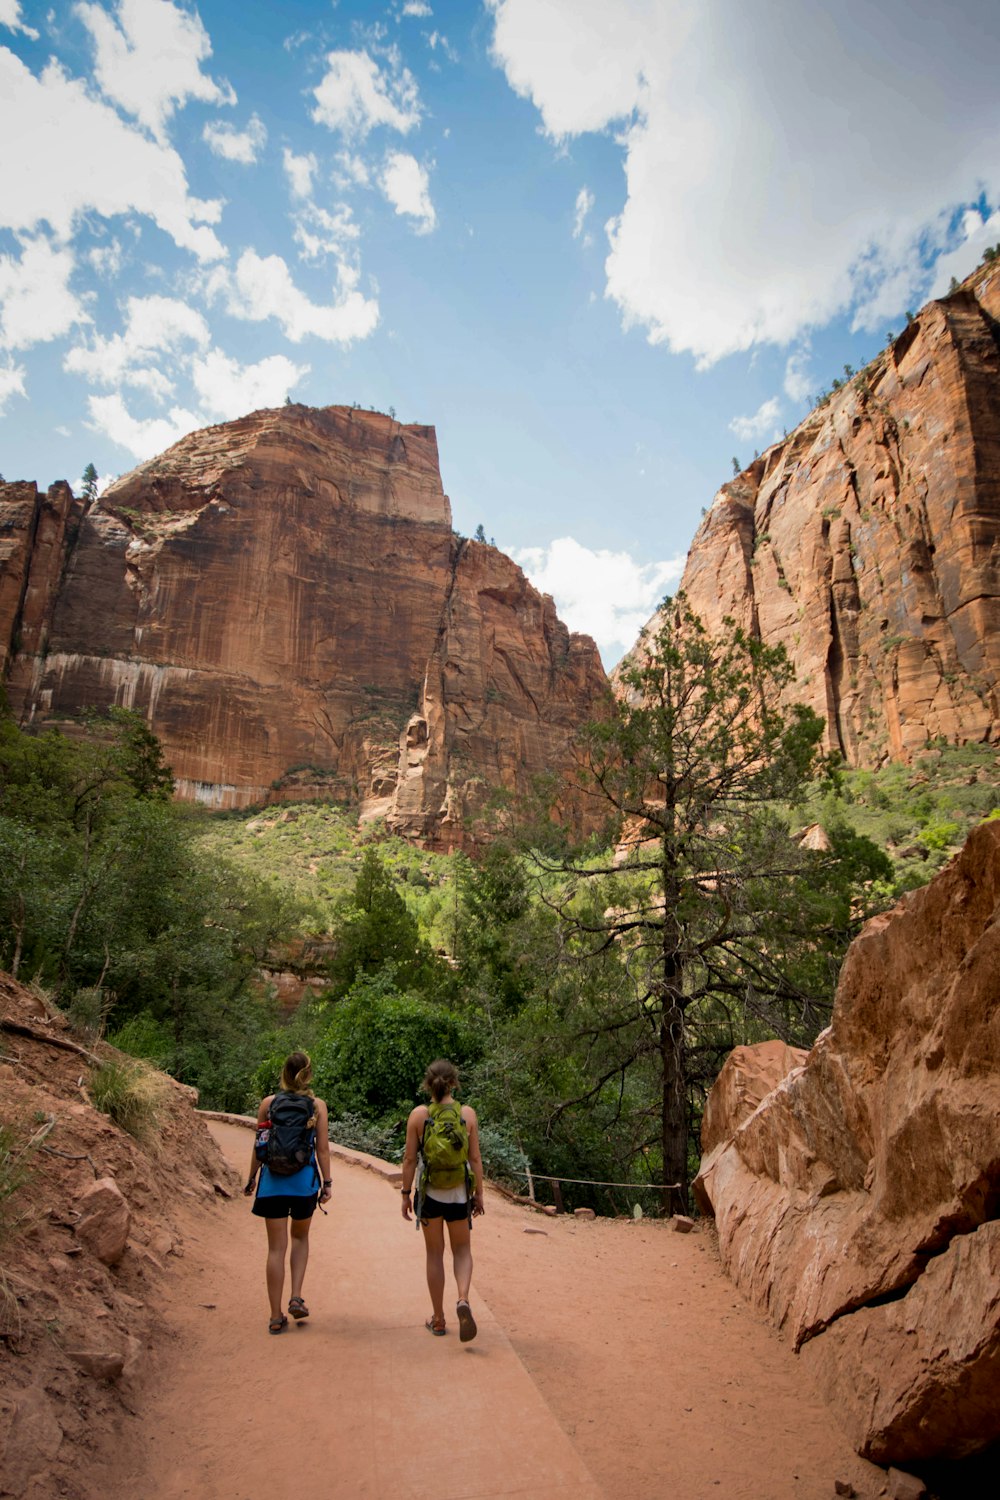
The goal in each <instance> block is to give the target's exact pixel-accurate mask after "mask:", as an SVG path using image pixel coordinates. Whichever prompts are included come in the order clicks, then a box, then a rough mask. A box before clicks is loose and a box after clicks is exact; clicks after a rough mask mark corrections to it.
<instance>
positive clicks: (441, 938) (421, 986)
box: [0, 601, 1000, 1218]
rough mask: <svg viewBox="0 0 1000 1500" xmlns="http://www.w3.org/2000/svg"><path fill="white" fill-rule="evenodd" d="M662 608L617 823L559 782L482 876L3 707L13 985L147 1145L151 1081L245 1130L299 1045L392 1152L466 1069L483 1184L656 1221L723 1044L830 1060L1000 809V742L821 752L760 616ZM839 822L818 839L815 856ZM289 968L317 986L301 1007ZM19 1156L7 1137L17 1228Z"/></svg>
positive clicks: (634, 716)
mask: <svg viewBox="0 0 1000 1500" xmlns="http://www.w3.org/2000/svg"><path fill="white" fill-rule="evenodd" d="M665 619H666V621H667V624H666V625H665V627H664V629H663V630H662V631H661V632H660V633H659V635H658V636H656V637H655V638H653V639H651V640H650V641H647V643H646V645H647V651H648V660H647V663H646V665H645V666H643V667H641V668H635V669H634V679H635V680H634V681H633V683H632V686H633V688H634V689H635V693H636V697H635V701H634V702H633V703H632V704H631V705H628V704H627V705H624V706H623V705H615V704H613V703H611V702H609V704H608V707H607V714H606V717H605V718H604V719H602V721H601V722H600V723H597V724H592V725H590V726H587V727H586V729H585V730H584V731H583V732H582V734H581V739H580V745H581V750H582V751H583V752H585V754H586V758H587V765H588V769H587V770H586V784H587V785H588V786H589V789H590V790H591V792H592V794H593V796H594V798H595V804H594V805H595V806H596V807H598V808H600V809H601V810H602V815H603V816H604V817H605V823H604V825H603V827H602V829H601V830H600V832H599V833H598V834H596V835H595V836H594V837H593V838H592V839H591V840H590V841H589V842H588V843H586V844H585V845H584V846H583V847H577V848H572V847H570V845H569V843H568V840H567V835H566V831H565V830H564V829H562V828H561V827H560V826H559V824H558V821H557V820H554V819H553V817H552V815H551V811H550V809H551V807H552V806H553V805H557V803H558V791H559V788H558V787H557V786H555V785H554V784H551V783H550V784H548V785H544V786H540V787H539V792H538V798H537V800H536V803H535V805H533V806H532V807H531V808H529V807H526V806H519V807H516V808H515V807H510V806H508V807H505V806H503V805H502V804H501V805H499V806H498V808H497V809H496V819H497V826H498V828H502V829H503V830H504V832H503V836H502V837H497V838H496V839H495V840H494V841H493V842H492V843H491V844H489V846H488V847H485V848H482V849H480V850H479V851H478V853H477V855H476V857H475V858H474V859H473V858H469V857H467V856H464V855H453V856H445V855H441V854H433V853H429V852H427V851H425V850H421V849H416V848H414V847H412V846H411V845H408V844H406V843H404V842H403V841H402V840H400V839H397V838H394V837H391V836H389V835H388V834H387V833H386V830H385V828H384V826H382V825H381V824H380V823H374V824H368V825H366V826H365V827H363V828H360V829H359V827H358V825H357V819H356V813H355V811H354V810H353V809H348V808H346V807H343V806H336V805H334V804H333V803H304V804H300V805H281V806H272V807H268V808H266V809H257V810H255V811H249V810H244V811H242V812H239V813H228V814H215V815H213V814H210V813H208V812H206V810H205V809H203V808H195V807H187V806H178V805H175V804H173V803H172V802H171V801H170V798H169V790H170V786H171V778H170V773H169V770H168V769H167V767H166V766H165V765H164V764H163V759H162V754H161V752H160V747H159V745H158V743H157V742H156V740H155V739H154V737H153V736H152V735H151V734H150V733H149V732H148V730H147V729H146V728H145V726H144V725H143V723H142V722H141V720H139V719H137V718H136V716H135V715H133V714H129V713H125V712H124V711H121V710H116V711H114V712H112V713H111V714H110V715H107V716H105V717H103V718H91V719H90V720H89V721H88V722H87V724H85V725H83V726H81V728H83V729H86V730H87V737H86V738H84V737H82V736H80V737H76V736H74V737H70V736H69V735H60V734H57V733H54V732H51V731H49V732H45V733H40V734H29V733H25V732H23V731H22V730H20V729H19V728H18V727H17V726H16V725H15V724H14V723H13V722H12V721H11V720H10V718H9V717H0V964H2V965H3V966H5V967H7V968H9V969H11V970H13V971H14V972H15V973H17V974H19V975H20V977H21V978H22V980H26V981H32V980H37V981H38V982H40V983H42V984H44V985H45V987H46V990H47V991H48V993H49V994H50V995H51V996H52V998H53V1000H54V1001H55V1002H57V1003H58V1004H59V1005H60V1006H61V1007H62V1009H63V1011H64V1012H65V1013H66V1014H67V1015H68V1016H69V1018H70V1020H71V1022H72V1024H73V1026H74V1028H75V1029H76V1030H77V1032H78V1034H80V1035H81V1036H82V1037H84V1038H85V1039H87V1042H88V1045H94V1044H95V1039H97V1038H99V1037H101V1036H102V1035H104V1034H107V1037H108V1040H109V1041H111V1042H112V1043H114V1045H116V1046H117V1047H118V1048H120V1049H121V1050H122V1051H123V1052H125V1053H127V1054H129V1055H130V1056H131V1057H133V1058H135V1059H136V1060H137V1061H136V1063H134V1064H129V1063H122V1062H121V1061H120V1060H119V1061H118V1062H114V1063H109V1064H107V1065H106V1066H102V1067H101V1068H98V1069H95V1071H94V1073H93V1075H92V1077H91V1080H90V1089H91V1094H92V1097H93V1098H94V1100H95V1102H96V1103H98V1105H99V1107H101V1108H102V1109H105V1110H106V1111H107V1112H108V1114H109V1115H110V1116H111V1117H112V1118H114V1119H116V1120H117V1121H118V1122H119V1123H120V1124H122V1125H123V1126H124V1128H126V1129H129V1130H132V1131H133V1133H134V1134H136V1135H138V1136H139V1137H140V1138H146V1139H149V1140H152V1139H155V1128H156V1127H155V1108H156V1100H155V1087H154V1075H153V1074H152V1072H151V1068H150V1067H149V1066H147V1065H152V1067H156V1068H163V1069H166V1070H168V1071H169V1072H171V1073H173V1074H174V1075H175V1076H176V1077H178V1078H180V1079H181V1080H182V1081H184V1082H186V1083H190V1084H193V1085H194V1086H195V1087H197V1088H198V1089H199V1091H200V1094H201V1101H202V1103H203V1104H204V1105H206V1106H209V1107H213V1106H214V1107H219V1108H230V1109H237V1110H240V1111H243V1110H246V1109H248V1108H255V1107H256V1104H257V1102H258V1100H259V1099H260V1098H261V1096H262V1095H264V1094H266V1093H268V1092H271V1091H272V1090H273V1089H274V1087H275V1086H276V1083H277V1075H278V1071H279V1069H280V1065H281V1062H282V1060H283V1059H284V1057H285V1056H286V1055H287V1053H288V1052H289V1051H290V1050H291V1049H292V1048H293V1047H298V1046H303V1047H305V1048H306V1049H307V1050H309V1051H310V1052H311V1053H312V1056H313V1059H314V1064H315V1073H316V1084H317V1089H318V1091H319V1093H320V1094H321V1095H322V1096H323V1097H324V1098H326V1099H327V1101H328V1103H329V1106H330V1114H331V1121H332V1129H333V1134H334V1136H335V1138H337V1139H340V1140H341V1141H343V1142H344V1143H345V1144H349V1145H354V1146H357V1147H358V1148H360V1149H363V1150H368V1151H372V1152H374V1153H376V1154H378V1155H384V1156H389V1157H394V1156H395V1157H398V1155H399V1154H400V1153H401V1150H402V1144H403V1127H404V1123H405V1119H406V1115H407V1113H408V1111H409V1109H410V1108H411V1107H412V1105H413V1103H414V1102H416V1100H417V1099H418V1098H419V1097H420V1095H419V1086H420V1079H421V1076H422V1074H423V1070H424V1067H425V1065H426V1063H427V1061H428V1060H429V1059H430V1058H431V1057H433V1056H436V1055H447V1056H451V1057H452V1058H453V1059H454V1060H455V1062H456V1063H457V1064H458V1065H459V1067H460V1069H461V1071H462V1075H463V1082H464V1097H466V1098H468V1099H469V1100H470V1102H472V1103H474V1104H475V1105H476V1106H477V1107H478V1108H479V1110H480V1113H481V1117H482V1120H483V1132H482V1133H483V1150H484V1157H485V1160H486V1163H487V1169H488V1171H489V1172H490V1173H491V1175H493V1176H495V1177H496V1178H497V1179H498V1180H500V1181H503V1182H506V1183H507V1184H509V1185H510V1186H512V1187H515V1188H519V1189H523V1187H524V1183H525V1177H524V1173H525V1172H526V1170H527V1169H528V1167H529V1166H530V1168H531V1170H532V1171H533V1173H535V1174H536V1177H538V1178H543V1177H544V1176H545V1175H546V1174H550V1175H555V1176H559V1177H562V1178H583V1179H589V1180H591V1181H592V1182H594V1181H596V1182H598V1183H604V1182H611V1183H625V1184H627V1186H625V1187H621V1188H619V1187H603V1186H588V1185H586V1184H583V1185H569V1184H567V1185H565V1186H564V1188H563V1196H564V1199H565V1201H566V1203H567V1205H568V1206H576V1205H579V1204H583V1203H588V1204H591V1205H593V1206H594V1207H596V1208H599V1209H601V1210H603V1211H613V1212H622V1211H631V1208H632V1205H633V1204H634V1203H636V1202H639V1203H641V1204H642V1205H643V1207H644V1208H645V1209H646V1210H647V1211H656V1209H657V1207H658V1206H660V1204H661V1201H662V1195H661V1192H660V1189H659V1187H658V1186H657V1185H658V1184H660V1183H663V1182H672V1181H681V1182H684V1183H686V1182H687V1181H688V1180H689V1178H690V1174H691V1171H692V1169H693V1166H694V1163H695V1161H696V1160H697V1132H698V1127H699V1123H700V1115H701V1110H702V1106H703V1102H704V1098H705V1094H706V1092H707V1090H708V1088H709V1087H710V1086H711V1083H712V1082H713V1080H714V1078H715V1076H716V1074H717V1071H718V1068H719V1066H720V1065H721V1062H722V1060H723V1059H724V1057H725V1055H726V1053H727V1052H728V1051H729V1050H730V1049H731V1048H732V1047H733V1046H734V1045H737V1044H738V1043H741V1042H754V1041H759V1040H762V1039H764V1038H766V1037H772V1036H780V1037H783V1038H785V1039H786V1040H788V1041H789V1042H792V1043H799V1044H808V1043H809V1042H810V1041H811V1040H812V1039H813V1037H814V1036H815V1034H816V1032H817V1030H818V1029H819V1027H821V1026H822V1025H823V1024H825V1022H826V1020H827V1018H828V1016H829V1014H830V1007H831V1003H832V997H833V992H834V987H835V983H836V977H837V973H838V970H839V965H840V962H841V960H842V957H843V954H844V952H845V951H846V947H847V945H848V943H849V942H850V940H851V938H852V937H853V936H854V934H855V933H856V932H857V930H858V928H859V926H860V924H861V922H862V921H863V920H864V919H865V916H866V915H867V914H868V913H870V912H872V911H876V910H879V909H881V908H884V907H885V906H886V905H888V904H889V903H891V902H892V901H893V900H895V899H896V897H897V896H898V895H899V894H900V893H901V892H902V891H905V890H907V889H909V888H912V887H914V886H916V885H919V884H921V883H923V882H924V881H926V880H927V879H929V878H930V876H931V875H932V874H933V872H934V871H935V870H936V869H937V868H938V867H939V866H940V865H941V864H942V863H943V862H944V861H945V860H946V859H947V858H948V857H949V856H950V855H951V854H952V853H953V852H954V851H955V850H956V848H958V847H959V846H960V845H961V843H962V842H963V840H964V838H965V836H966V834H967V832H968V830H969V829H970V827H972V826H973V825H974V824H975V823H976V822H978V821H979V820H980V819H982V818H983V817H988V816H1000V805H998V803H1000V797H998V794H997V789H996V786H997V775H996V771H997V764H996V751H995V749H994V748H993V747H988V746H968V747H964V748H955V747H952V746H947V745H944V744H936V745H931V746H928V747H927V748H926V750H925V751H924V752H923V753H922V754H921V755H919V756H917V757H916V759H915V760H914V762H913V763H912V764H910V765H886V766H884V767H883V768H882V769H880V770H878V771H848V770H847V769H845V768H844V767H843V766H840V765H838V764H836V763H835V762H833V761H832V760H827V761H821V760H818V758H817V750H816V747H817V735H818V722H817V721H816V720H815V718H814V717H813V716H812V715H811V714H809V713H808V712H807V711H805V710H792V711H789V710H787V709H785V710H784V711H781V710H779V708H778V707H777V702H778V696H776V695H778V690H779V689H782V695H781V696H782V699H783V695H784V693H785V692H786V691H787V683H788V680H789V673H790V669H789V667H788V664H787V662H786V661H785V659H784V657H783V655H782V653H780V652H771V651H768V650H766V649H765V648H763V647H761V646H760V645H759V643H755V642H753V641H751V640H748V639H746V638H744V637H743V636H742V635H741V634H740V632H739V631H737V630H736V629H735V628H733V629H732V630H730V631H729V633H728V635H727V638H726V640H725V641H721V642H720V641H713V640H711V639H710V638H709V637H707V636H706V634H705V632H704V631H703V630H702V628H701V626H700V623H699V622H698V621H697V620H696V619H695V618H694V617H693V616H692V615H691V614H690V612H689V611H688V610H687V608H686V606H685V605H684V603H683V601H676V602H675V603H674V604H673V605H672V606H671V607H670V609H669V610H668V613H667V615H666V616H665ZM515 815H516V816H515ZM814 823H815V824H820V825H821V826H822V828H823V830H824V831H825V835H826V838H825V840H823V839H819V840H817V842H820V843H823V842H825V843H826V844H827V845H828V847H827V848H825V849H821V850H812V849H807V848H803V847H802V846H801V844H800V836H801V834H802V832H803V830H804V829H805V828H806V827H808V826H810V825H812V824H814ZM810 842H812V840H811V841H810ZM616 850H617V853H616ZM278 970H284V971H288V970H292V971H294V972H295V973H297V974H298V975H299V976H300V977H301V978H302V979H303V980H305V979H307V978H308V979H309V980H310V982H311V985H310V988H308V989H307V991H306V993H307V995H308V997H309V998H307V999H306V1000H305V1001H304V1002H303V1003H302V1004H300V1005H299V1006H298V1008H297V1009H296V1010H295V1011H294V1012H293V1013H291V1014H288V1013H284V1014H282V1013H280V1012H279V1009H278V1007H277V1003H276V1000H275V998H274V995H275V991H274V987H273V986H272V985H271V984H270V983H269V980H268V977H267V976H268V975H269V974H270V973H273V972H275V971H278ZM18 1139H19V1138H18ZM26 1162H27V1158H26V1157H25V1156H24V1154H23V1148H22V1147H20V1146H18V1143H17V1140H15V1138H14V1137H13V1136H11V1135H10V1133H9V1132H8V1133H7V1135H4V1136H3V1137H2V1138H0V1218H2V1217H3V1215H4V1213H5V1208H4V1205H5V1203H7V1202H9V1200H10V1198H11V1197H12V1195H13V1194H14V1193H15V1192H16V1190H17V1186H18V1184H19V1183H20V1182H22V1181H23V1180H24V1178H23V1171H22V1169H23V1168H24V1167H25V1164H26ZM5 1184H6V1186H5ZM538 1191H539V1193H540V1194H542V1195H545V1194H547V1192H548V1189H547V1188H546V1187H545V1185H544V1182H541V1181H539V1183H538ZM8 1218H9V1215H8Z"/></svg>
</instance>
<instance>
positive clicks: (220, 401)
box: [192, 349, 309, 421]
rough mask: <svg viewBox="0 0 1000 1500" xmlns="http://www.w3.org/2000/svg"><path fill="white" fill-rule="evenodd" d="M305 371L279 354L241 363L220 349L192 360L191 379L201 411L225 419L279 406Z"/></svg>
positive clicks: (304, 366) (211, 350) (306, 371)
mask: <svg viewBox="0 0 1000 1500" xmlns="http://www.w3.org/2000/svg"><path fill="white" fill-rule="evenodd" d="M308 374H309V366H308V365H296V364H293V363H292V361H291V360H290V359H286V358H285V356H284V355H283V354H271V355H269V356H268V357H267V358H266V359H261V360H258V362H257V363H256V364H254V365H241V364H240V363H239V361H238V360H235V359H230V358H229V356H228V355H226V354H223V352H222V350H221V349H210V350H209V352H208V353H207V354H206V355H204V357H201V358H198V359H196V360H195V362H194V366H193V369H192V380H193V381H194V387H195V390H196V391H197V392H198V395H199V396H200V397H201V404H202V406H203V407H204V408H205V410H206V411H207V412H210V413H211V414H212V415H213V416H216V417H222V418H223V419H224V420H227V421H228V420H230V419H231V418H233V417H242V416H243V415H244V414H245V413H246V412H249V411H257V410H258V409H259V408H261V407H265V406H280V405H281V404H282V402H283V401H284V400H285V397H286V396H287V395H288V393H289V392H290V391H291V390H292V388H293V387H294V386H295V385H297V384H298V382H299V381H300V380H302V379H303V378H304V376H306V375H308Z"/></svg>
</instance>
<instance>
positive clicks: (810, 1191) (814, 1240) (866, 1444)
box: [696, 821, 1000, 1462]
mask: <svg viewBox="0 0 1000 1500" xmlns="http://www.w3.org/2000/svg"><path fill="white" fill-rule="evenodd" d="M768 1045H770V1044H768ZM726 1099H730V1100H738V1099H739V1090H738V1089H736V1088H734V1087H733V1081H732V1078H730V1080H729V1082H728V1083H727V1084H726V1085H725V1086H724V1088H723V1090H722V1091H721V1094H720V1096H719V1098H717V1099H716V1101H715V1115H714V1124H713V1127H712V1137H711V1140H710V1141H708V1142H706V1144H707V1145H710V1146H711V1145H714V1150H711V1151H710V1154H709V1155H707V1156H706V1158H705V1160H704V1161H703V1164H702V1170H701V1173H700V1175H699V1178H698V1182H697V1187H696V1191H697V1194H698V1197H699V1201H700V1202H701V1203H702V1205H703V1207H704V1208H706V1209H708V1210H709V1211H710V1212H714V1214H715V1218H716V1222H717V1225H718V1232H719V1246H720V1251H721V1254H722V1258H723V1262H724V1264H725V1266H726V1268H727V1269H728V1271H729V1273H730V1275H731V1276H732V1277H733V1278H734V1280H735V1281H736V1282H737V1283H738V1285H739V1286H740V1287H741V1288H742V1290H743V1291H744V1292H745V1293H746V1295H747V1296H748V1297H749V1298H750V1299H751V1300H752V1301H753V1302H754V1303H755V1304H756V1305H757V1306H758V1307H760V1308H761V1309H762V1310H764V1311H766V1313H767V1315H768V1316H769V1317H770V1318H771V1320H772V1321H773V1322H774V1323H776V1324H777V1326H778V1327H779V1328H782V1329H784V1330H786V1331H787V1333H788V1334H789V1335H790V1337H791V1338H792V1339H793V1341H794V1343H795V1344H796V1346H797V1347H799V1348H800V1349H801V1354H802V1358H803V1360H805V1361H806V1362H807V1363H808V1364H809V1365H810V1366H811V1367H812V1368H813V1370H814V1372H815V1375H816V1378H817V1380H818V1381H819V1383H820V1385H821V1386H822V1387H823V1388H824V1389H825V1390H826V1392H827V1394H828V1395H829V1396H830V1398H831V1399H832V1400H833V1401H834V1403H835V1404H836V1407H837V1410H838V1412H839V1414H840V1416H841V1418H842V1419H843V1421H844V1423H845V1425H846V1427H847V1429H848V1431H849V1432H850V1434H851V1436H852V1438H853V1440H854V1442H855V1444H856V1446H857V1448H858V1450H859V1451H860V1452H861V1453H863V1454H864V1455H865V1456H866V1457H869V1458H873V1459H875V1460H876V1461H879V1462H887V1461H898V1462H907V1461H918V1460H923V1459H928V1458H933V1457H937V1456H941V1457H949V1458H960V1457H963V1456H964V1455H966V1454H969V1453H971V1452H974V1451H977V1450H978V1449H980V1448H982V1447H984V1446H986V1445H987V1444H988V1443H989V1442H991V1441H994V1440H996V1439H997V1438H1000V1277H998V1271H1000V1220H998V1217H997V1215H998V1209H1000V822H996V821H993V822H988V823H985V824H983V825H981V826H980V827H979V828H978V829H977V830H975V831H974V832H973V834H972V835H971V836H970V838H969V840H968V842H967V844H966V846H965V848H964V850H963V851H962V853H961V855H959V856H958V858H956V859H955V860H954V861H953V862H952V863H951V864H950V865H949V866H948V867H947V868H946V869H945V870H944V871H942V873H941V874H940V875H939V876H938V877H937V878H936V879H935V880H934V881H933V882H932V884H931V885H929V886H927V887H925V888H924V889H923V890H921V891H918V892H916V893H915V894H913V895H910V896H908V897H907V898H906V899H905V900H904V901H903V902H901V903H900V905H899V906H897V907H896V909H895V910H894V911H893V912H891V913H889V914H887V915H886V916H882V917H878V918H876V919H875V920H874V921H872V922H870V923H869V924H868V926H867V927H866V928H865V929H864V931H863V932H862V933H861V935H860V936H859V937H858V938H857V940H856V941H855V942H854V943H853V944H852V946H851V948H850V950H849V952H848V955H847V958H846V960H845V963H844V967H843V971H842V974H841V979H840V984H839V986H838V990H837V997H836V1003H835V1006H834V1013H833V1021H832V1024H831V1026H830V1028H829V1030H828V1031H826V1032H824V1033H823V1035H822V1036H821V1037H820V1038H819V1040H818V1041H817V1043H816V1045H815V1046H814V1048H813V1049H812V1051H811V1052H810V1054H809V1056H808V1058H807V1059H806V1061H805V1063H804V1065H803V1066H801V1067H793V1068H792V1070H791V1071H790V1072H789V1073H788V1075H787V1076H786V1077H785V1078H784V1079H783V1081H781V1082H780V1083H778V1085H777V1087H776V1088H775V1089H774V1090H773V1091H772V1092H771V1093H770V1094H768V1095H767V1097H766V1098H765V1099H764V1100H763V1101H762V1102H761V1104H760V1105H759V1106H758V1107H757V1108H756V1110H755V1111H754V1112H753V1113H752V1114H751V1115H750V1116H749V1118H746V1119H743V1120H742V1123H741V1122H740V1117H739V1114H738V1113H737V1114H735V1115H734V1116H733V1120H732V1126H731V1128H730V1130H729V1132H728V1138H726V1136H727V1133H726V1131H725V1129H724V1125H723V1122H722V1120H721V1116H722V1113H723V1110H724V1107H725V1101H726ZM717 1141H718V1142H719V1143H718V1144H715V1142H717Z"/></svg>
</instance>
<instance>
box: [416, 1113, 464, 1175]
mask: <svg viewBox="0 0 1000 1500" xmlns="http://www.w3.org/2000/svg"><path fill="white" fill-rule="evenodd" d="M427 1112H428V1114H429V1115H430V1119H429V1120H428V1121H427V1122H426V1124H425V1125H424V1138H423V1142H422V1144H421V1147H420V1151H421V1155H422V1156H423V1158H424V1173H425V1191H428V1192H430V1194H431V1196H432V1197H433V1192H434V1189H435V1188H436V1187H437V1188H454V1187H461V1186H462V1183H463V1182H464V1181H465V1174H466V1169H467V1167H468V1162H469V1127H468V1126H467V1125H466V1124H465V1122H464V1121H463V1119H462V1111H461V1108H460V1107H459V1105H457V1104H456V1103H455V1102H454V1101H452V1102H451V1103H450V1104H429V1105H428V1106H427Z"/></svg>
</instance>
